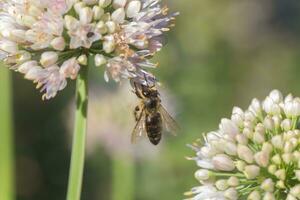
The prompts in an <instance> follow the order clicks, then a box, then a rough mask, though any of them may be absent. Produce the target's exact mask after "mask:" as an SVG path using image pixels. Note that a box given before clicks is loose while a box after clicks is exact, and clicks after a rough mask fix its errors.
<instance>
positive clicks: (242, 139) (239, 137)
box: [235, 134, 248, 145]
mask: <svg viewBox="0 0 300 200" xmlns="http://www.w3.org/2000/svg"><path fill="white" fill-rule="evenodd" d="M235 139H236V141H237V142H238V143H239V144H242V145H247V144H248V138H247V137H246V136H245V135H243V134H237V135H236V137H235Z"/></svg>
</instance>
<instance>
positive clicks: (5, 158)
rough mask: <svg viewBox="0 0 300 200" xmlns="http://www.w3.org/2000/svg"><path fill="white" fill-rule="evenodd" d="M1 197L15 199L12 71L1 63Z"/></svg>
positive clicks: (4, 199)
mask: <svg viewBox="0 0 300 200" xmlns="http://www.w3.org/2000/svg"><path fill="white" fill-rule="evenodd" d="M0 93H1V98H0V199H1V200H13V199H14V198H15V195H14V178H15V177H14V164H13V163H14V156H13V135H12V134H13V131H12V121H11V120H12V106H11V101H12V100H11V77H10V72H9V70H8V69H6V68H5V67H4V66H3V64H1V63H0Z"/></svg>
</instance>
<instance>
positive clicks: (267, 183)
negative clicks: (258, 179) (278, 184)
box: [261, 178, 275, 192]
mask: <svg viewBox="0 0 300 200" xmlns="http://www.w3.org/2000/svg"><path fill="white" fill-rule="evenodd" d="M274 185H275V183H274V182H273V180H272V179H271V178H268V179H266V180H264V181H263V182H262V184H261V189H263V190H264V191H266V192H273V191H274Z"/></svg>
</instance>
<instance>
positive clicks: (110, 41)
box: [103, 35, 116, 53]
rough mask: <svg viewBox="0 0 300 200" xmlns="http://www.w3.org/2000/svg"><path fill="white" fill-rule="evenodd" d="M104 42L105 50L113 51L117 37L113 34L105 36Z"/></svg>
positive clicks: (106, 51) (107, 51)
mask: <svg viewBox="0 0 300 200" xmlns="http://www.w3.org/2000/svg"><path fill="white" fill-rule="evenodd" d="M104 39H105V40H104V42H103V50H104V51H105V53H111V52H113V51H114V50H115V46H116V44H115V39H114V37H113V36H112V35H109V36H105V38H104Z"/></svg>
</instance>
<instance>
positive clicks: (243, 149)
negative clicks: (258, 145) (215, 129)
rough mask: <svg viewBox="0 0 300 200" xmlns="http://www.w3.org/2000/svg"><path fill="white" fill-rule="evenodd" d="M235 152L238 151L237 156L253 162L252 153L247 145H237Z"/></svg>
mask: <svg viewBox="0 0 300 200" xmlns="http://www.w3.org/2000/svg"><path fill="white" fill-rule="evenodd" d="M237 152H238V156H239V158H241V159H243V160H244V161H246V162H247V163H253V160H254V158H253V153H252V151H251V150H250V149H249V147H247V146H245V145H238V148H237Z"/></svg>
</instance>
